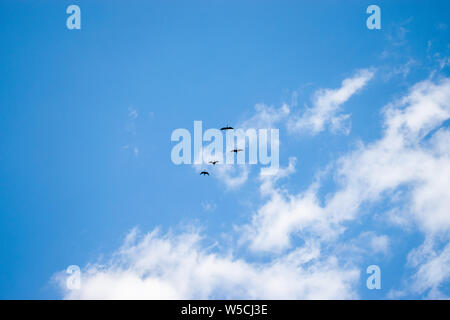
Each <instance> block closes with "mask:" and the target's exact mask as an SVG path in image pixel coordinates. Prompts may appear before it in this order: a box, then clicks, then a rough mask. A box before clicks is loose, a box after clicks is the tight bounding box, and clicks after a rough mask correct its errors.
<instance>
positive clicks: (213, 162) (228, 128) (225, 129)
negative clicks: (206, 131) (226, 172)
mask: <svg viewBox="0 0 450 320" xmlns="http://www.w3.org/2000/svg"><path fill="white" fill-rule="evenodd" d="M233 129H234V128H233V127H230V126H228V125H227V126H226V127H223V128H220V130H222V131H227V130H233ZM240 151H244V150H243V149H236V148H235V149H233V150H231V151H230V152H234V153H236V154H237V153H238V152H240ZM209 163H210V164H212V165H213V166H215V165H216V164H218V163H219V160H213V161H209ZM200 175H201V176H209V172H208V171H202V172H200Z"/></svg>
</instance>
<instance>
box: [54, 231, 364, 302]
mask: <svg viewBox="0 0 450 320" xmlns="http://www.w3.org/2000/svg"><path fill="white" fill-rule="evenodd" d="M358 278H359V272H358V271H357V270H355V269H348V268H341V267H340V266H339V265H338V263H337V260H336V258H334V257H328V258H327V259H325V260H324V259H320V250H319V248H318V247H317V246H315V245H314V244H312V243H308V244H306V245H305V246H304V247H302V248H298V249H296V250H294V251H292V252H291V253H289V254H286V255H283V256H280V257H277V258H275V259H273V260H271V261H270V262H267V263H249V262H246V261H244V260H241V259H236V258H234V257H233V256H232V255H231V254H217V253H212V252H209V251H208V250H207V249H205V248H204V245H202V243H201V237H200V235H199V234H198V233H197V232H195V231H192V232H187V233H182V234H179V235H172V234H170V233H169V234H167V235H161V234H159V233H158V231H154V232H152V233H149V234H147V235H145V236H144V237H142V238H139V237H138V236H137V233H136V232H135V231H132V232H131V233H130V235H129V236H128V237H127V239H126V241H125V244H124V246H123V247H122V248H121V249H120V250H119V251H118V252H117V253H116V254H115V258H114V259H113V260H111V261H110V262H109V263H108V264H105V265H91V266H88V267H86V268H85V269H84V270H83V272H82V280H81V288H80V289H75V290H67V289H65V294H64V297H65V298H66V299H207V298H227V299H232V298H234V299H242V298H246V299H318V298H321V299H349V298H357V295H356V293H355V292H354V289H353V288H354V284H355V282H356V281H357V280H358ZM262 279H263V280H262ZM59 280H60V281H61V284H63V283H65V282H64V277H60V278H59ZM63 288H64V287H63Z"/></svg>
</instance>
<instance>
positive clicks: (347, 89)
mask: <svg viewBox="0 0 450 320" xmlns="http://www.w3.org/2000/svg"><path fill="white" fill-rule="evenodd" d="M373 76H374V71H373V70H369V69H363V70H359V71H357V72H356V73H355V75H353V76H352V77H350V78H347V79H345V80H344V81H342V84H341V87H340V88H337V89H320V90H318V91H316V92H315V94H314V97H313V103H312V106H311V107H309V108H307V109H306V110H305V112H304V113H303V114H302V115H301V116H299V117H298V116H297V117H294V118H293V119H291V120H290V121H289V123H288V129H289V130H290V131H294V132H302V133H308V134H311V135H315V134H318V133H319V132H321V131H323V130H325V128H326V127H327V126H328V127H329V128H330V130H331V131H332V132H344V133H347V134H348V131H349V122H348V120H349V117H350V115H349V114H343V113H340V111H341V106H342V104H344V103H345V102H347V100H349V99H350V97H351V96H353V95H354V94H356V93H357V92H358V91H360V90H361V89H362V88H363V87H364V86H365V85H366V84H367V83H368V82H369V81H370V79H372V77H373Z"/></svg>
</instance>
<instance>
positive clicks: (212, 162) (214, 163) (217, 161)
mask: <svg viewBox="0 0 450 320" xmlns="http://www.w3.org/2000/svg"><path fill="white" fill-rule="evenodd" d="M209 163H211V164H212V165H213V166H215V165H216V163H219V160H214V161H210V162H209Z"/></svg>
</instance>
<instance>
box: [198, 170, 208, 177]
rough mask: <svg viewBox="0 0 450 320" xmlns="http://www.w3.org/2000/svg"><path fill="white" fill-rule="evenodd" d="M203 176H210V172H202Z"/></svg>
mask: <svg viewBox="0 0 450 320" xmlns="http://www.w3.org/2000/svg"><path fill="white" fill-rule="evenodd" d="M200 175H201V176H209V172H208V171H202V172H200Z"/></svg>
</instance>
